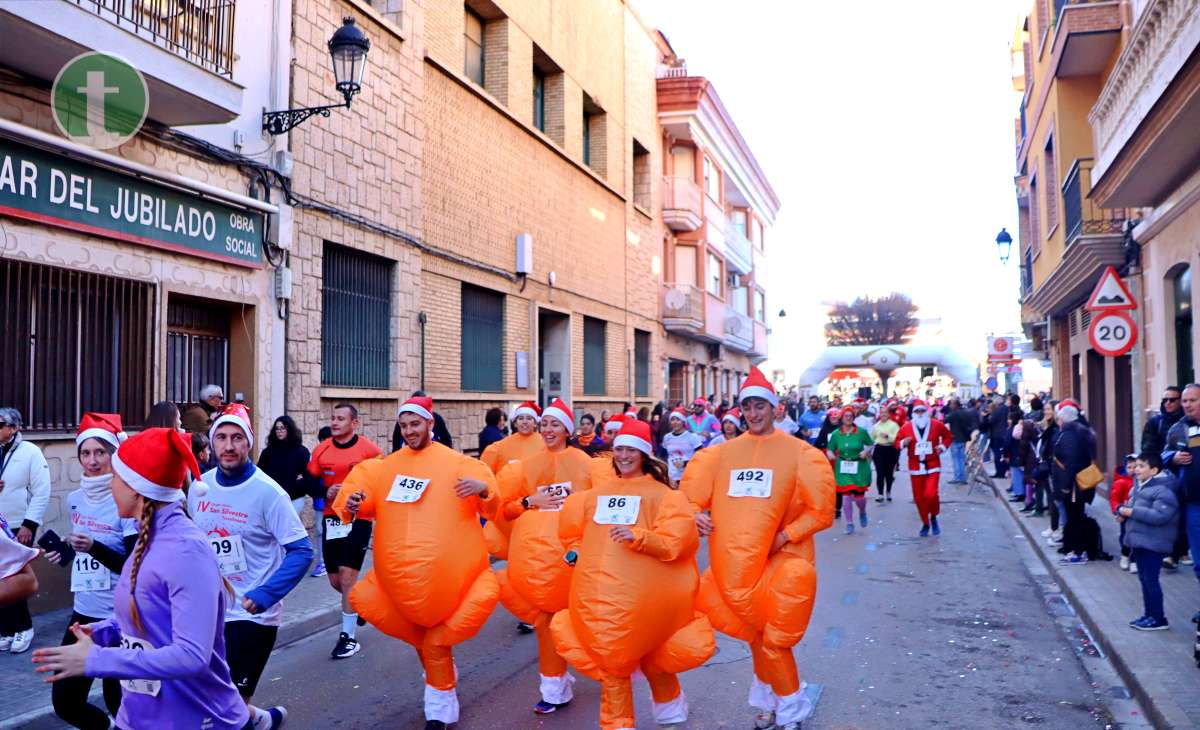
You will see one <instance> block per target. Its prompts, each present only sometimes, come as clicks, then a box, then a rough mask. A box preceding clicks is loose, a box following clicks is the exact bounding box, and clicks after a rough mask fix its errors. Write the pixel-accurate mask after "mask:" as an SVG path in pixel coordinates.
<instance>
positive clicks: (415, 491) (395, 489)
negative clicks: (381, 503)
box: [387, 474, 430, 504]
mask: <svg viewBox="0 0 1200 730" xmlns="http://www.w3.org/2000/svg"><path fill="white" fill-rule="evenodd" d="M429 481H430V480H428V479H417V478H416V477H406V476H404V475H403V474H397V475H396V478H395V479H393V480H392V491H390V492H388V496H387V501H389V502H399V503H400V504H412V503H413V502H419V501H421V497H423V496H425V490H426V489H428V488H429Z"/></svg>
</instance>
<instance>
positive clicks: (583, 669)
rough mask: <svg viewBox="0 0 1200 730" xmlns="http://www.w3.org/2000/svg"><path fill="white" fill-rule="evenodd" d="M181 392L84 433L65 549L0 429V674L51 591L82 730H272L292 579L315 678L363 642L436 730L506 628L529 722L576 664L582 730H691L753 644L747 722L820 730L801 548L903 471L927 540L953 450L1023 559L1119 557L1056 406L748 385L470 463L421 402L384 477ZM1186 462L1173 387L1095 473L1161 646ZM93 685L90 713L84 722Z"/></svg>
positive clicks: (573, 422)
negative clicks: (311, 585)
mask: <svg viewBox="0 0 1200 730" xmlns="http://www.w3.org/2000/svg"><path fill="white" fill-rule="evenodd" d="M200 395H201V398H200V401H199V403H198V404H197V405H196V406H193V407H192V408H189V409H187V410H186V411H185V412H182V413H181V412H180V410H179V409H178V408H177V407H176V406H175V405H174V404H172V403H166V402H164V403H160V404H158V405H156V406H155V407H154V408H153V409H152V411H151V414H150V416H149V419H148V422H147V423H146V424H145V426H144V427H143V428H142V430H141V431H140V432H139V433H138V434H137V435H135V436H133V437H131V438H127V437H126V434H125V432H124V428H123V425H122V423H121V419H120V417H118V416H116V415H113V414H105V413H86V414H84V415H83V416H82V417H81V419H80V425H79V429H78V434H77V436H76V441H75V443H76V453H77V458H78V462H79V467H80V470H81V473H82V476H81V478H80V484H79V488H78V489H76V490H75V491H73V492H71V493H70V494H69V495H67V498H66V505H67V507H68V510H69V512H70V517H71V532H70V534H68V535H65V536H59V535H57V534H55V533H54V532H53V531H52V530H42V529H41V527H42V523H43V521H44V517H45V512H46V507H47V504H48V501H49V492H50V476H49V469H48V466H47V463H46V460H45V458H44V457H43V456H42V454H41V451H40V450H39V449H38V448H37V447H36V445H34V444H33V443H31V442H29V441H25V440H24V439H22V437H21V426H22V423H21V414H20V413H19V412H17V411H16V410H15V409H12V408H0V650H2V651H7V652H10V653H22V652H24V651H26V650H28V649H29V647H30V644H31V643H32V640H33V626H32V620H31V617H30V614H29V609H28V604H27V599H28V597H29V596H30V595H31V594H32V593H33V592H35V591H36V590H37V579H36V575H35V574H34V573H33V572H32V570H31V563H32V561H34V560H35V559H37V558H38V556H39V554H40V555H41V559H43V560H46V561H49V562H50V563H52V564H54V565H57V566H61V567H62V568H63V569H66V570H69V571H70V589H71V591H72V594H73V608H72V614H71V617H70V619H69V620H68V621H67V622H66V625H65V626H64V627H63V632H64V633H63V638H62V641H61V642H60V646H58V647H55V648H43V649H38V650H36V651H35V652H34V655H33V659H34V663H35V664H36V668H37V671H38V672H40V673H44V674H45V675H46V676H47V679H48V681H50V682H51V683H52V686H51V699H52V703H53V706H54V709H55V712H56V713H57V714H58V715H59V717H60V718H62V719H63V720H64V721H65V722H67V723H69V724H71V725H73V726H75V727H79V728H105V729H106V728H109V727H113V726H115V727H121V728H126V729H127V730H133V729H135V728H151V727H164V726H167V725H169V724H170V722H174V723H175V724H178V723H180V722H183V723H184V725H187V726H192V725H195V726H203V727H211V728H218V729H220V728H229V729H230V730H243V729H246V730H268V729H269V730H276V729H277V728H279V727H280V726H282V725H283V723H284V722H285V721H286V718H287V711H286V709H285V708H283V707H280V706H276V707H259V706H257V705H255V704H254V703H253V697H254V694H255V691H256V688H257V685H258V682H259V679H260V677H261V676H262V673H263V671H264V670H265V667H266V665H267V663H268V661H269V658H270V655H271V651H272V649H273V648H274V645H275V641H276V638H277V634H278V630H279V626H280V625H281V622H282V605H281V600H282V599H283V598H284V597H285V596H286V595H287V594H288V593H289V592H291V591H292V590H293V589H294V588H295V587H296V586H297V585H298V584H299V583H300V582H301V581H302V580H303V579H304V577H305V576H306V575H309V576H312V577H317V578H319V577H322V576H324V577H326V578H327V580H328V582H329V584H330V587H331V588H332V589H333V591H334V592H336V594H337V598H336V600H338V601H339V603H340V607H341V612H342V620H341V630H340V632H339V636H338V639H337V642H336V644H335V646H334V647H333V650H332V651H331V657H332V658H333V659H345V658H348V657H351V656H353V655H355V654H356V653H358V652H359V651H360V650H361V648H362V647H361V645H360V644H359V641H358V638H357V629H358V628H359V627H361V626H364V625H366V624H367V623H370V624H372V625H374V626H375V627H377V628H378V629H379V630H380V631H381V632H383V633H385V634H387V635H389V636H392V637H395V638H398V639H400V640H402V641H404V642H405V643H408V644H409V645H411V646H412V647H413V648H414V649H415V650H416V654H417V658H418V660H419V661H420V663H421V665H422V668H423V670H424V677H425V680H424V681H425V690H424V706H425V714H426V718H427V725H426V727H427V728H430V729H431V730H432V729H434V728H443V727H446V726H447V725H449V724H452V723H454V722H456V721H457V720H458V716H459V706H458V696H457V691H456V685H457V673H456V671H455V669H454V661H453V647H454V646H455V645H457V644H459V643H462V642H463V641H467V640H469V639H471V638H472V637H473V636H474V635H475V634H476V633H477V632H478V631H479V630H480V628H481V627H482V626H483V624H484V623H485V622H486V621H487V619H488V617H489V616H490V615H491V613H492V611H493V609H494V608H495V606H496V604H497V603H500V604H502V605H504V606H505V608H507V609H508V611H509V612H510V613H512V614H513V615H514V616H515V617H516V618H517V619H518V621H519V622H520V623H519V624H518V628H519V630H521V631H523V632H526V633H530V634H534V635H535V638H536V641H537V645H538V667H539V680H538V686H537V688H536V697H537V699H536V701H535V702H534V703H533V711H534V712H535V713H538V714H542V715H546V714H551V713H553V712H556V711H557V710H559V709H560V708H562V707H563V706H565V705H567V704H569V703H570V702H571V701H572V700H573V698H574V683H575V679H574V677H573V676H572V674H571V670H572V668H573V669H574V670H575V671H576V672H578V673H580V674H583V675H585V676H588V677H590V678H592V679H594V680H596V681H597V682H599V683H600V685H601V707H600V726H601V727H602V728H604V729H605V730H623V729H625V728H632V727H634V726H635V723H634V710H633V699H632V691H631V684H630V682H631V677H632V676H633V675H634V674H635V673H640V674H641V675H643V676H644V677H645V678H646V679H647V681H648V682H649V684H650V688H651V694H652V696H653V706H652V713H653V716H654V719H655V720H656V721H657V722H658V723H659V724H660V725H662V726H666V727H671V726H676V725H677V724H679V723H682V722H683V721H685V720H686V718H687V715H688V709H687V699H686V697H685V695H684V694H683V691H682V689H681V687H680V684H679V681H678V675H679V674H680V673H682V672H685V671H687V670H689V669H692V668H694V667H697V666H699V665H700V664H702V663H703V662H705V661H706V660H707V659H708V658H709V657H710V656H711V655H712V654H713V653H714V651H715V643H714V631H719V632H721V633H725V634H727V635H728V636H731V637H733V638H735V639H738V640H741V641H745V642H747V643H748V645H749V647H750V651H751V654H752V656H753V673H752V677H751V683H750V691H749V698H748V699H749V703H750V705H751V706H752V707H753V709H754V712H755V717H754V722H755V726H756V727H758V728H774V727H778V728H781V729H783V730H795V729H796V728H799V725H800V723H801V722H802V721H803V720H804V719H805V718H806V717H807V715H808V714H809V713H810V712H811V710H812V708H811V706H810V704H809V703H808V699H807V697H806V695H805V693H804V683H803V682H802V681H801V679H800V674H799V671H798V668H797V667H796V664H795V659H794V657H793V654H792V651H791V648H792V647H793V646H794V645H795V644H796V643H797V642H798V641H799V640H800V639H801V638H802V637H803V635H804V632H805V629H806V627H807V624H808V621H809V618H810V616H811V612H812V607H813V598H814V596H815V586H816V568H815V554H814V547H813V541H812V539H813V536H814V535H815V533H816V532H818V531H820V530H823V529H825V528H827V527H829V526H830V525H832V524H833V523H834V521H835V520H837V519H838V518H842V517H844V521H845V532H846V534H848V535H852V534H854V533H855V532H856V530H862V529H866V528H868V527H869V525H870V524H871V523H870V519H869V517H868V501H869V498H870V496H871V491H872V487H873V488H874V492H875V494H874V501H875V503H876V504H877V505H884V506H886V505H887V504H888V503H890V502H892V500H893V494H892V492H893V486H894V483H895V476H896V472H897V470H899V469H907V471H908V472H909V476H910V480H911V483H912V495H913V502H914V505H915V507H916V512H917V517H918V519H919V522H920V527H919V530H918V534H919V535H920V536H921V537H931V536H934V537H936V536H938V535H940V534H941V531H942V526H941V525H940V524H939V521H938V518H939V513H940V499H939V481H940V478H941V471H942V457H943V455H944V454H946V453H947V452H948V453H949V463H948V464H947V467H948V468H949V469H950V470H951V471H952V474H951V476H952V479H950V480H949V483H951V484H953V483H960V484H961V483H965V480H966V479H967V476H968V474H967V452H968V448H969V447H971V446H972V445H973V448H974V449H975V450H977V451H982V452H983V453H986V454H987V455H988V459H989V460H990V461H991V463H992V465H993V469H994V474H993V475H994V476H996V477H1004V476H1006V475H1008V474H1011V482H1010V487H1009V498H1010V499H1012V500H1013V501H1014V502H1019V503H1021V507H1020V510H1021V512H1023V513H1025V514H1026V515H1028V516H1029V517H1043V516H1044V517H1047V518H1048V520H1049V525H1048V528H1047V529H1046V530H1045V531H1044V532H1043V533H1042V534H1043V536H1044V537H1046V539H1047V540H1048V541H1049V542H1050V544H1051V545H1053V546H1055V547H1057V548H1058V550H1059V552H1060V553H1061V554H1062V558H1061V562H1062V564H1063V565H1072V566H1073V565H1085V564H1087V563H1089V562H1091V561H1096V560H1099V559H1111V557H1112V556H1109V555H1108V553H1106V552H1105V551H1104V549H1103V545H1102V540H1101V530H1100V529H1099V525H1098V523H1097V522H1096V515H1094V514H1092V513H1090V512H1089V510H1088V505H1089V504H1094V502H1095V493H1096V487H1097V485H1098V484H1099V483H1100V480H1101V479H1103V474H1101V473H1100V469H1099V465H1097V464H1095V455H1096V436H1095V434H1094V432H1093V431H1092V430H1091V428H1090V427H1089V425H1088V423H1087V418H1086V414H1084V413H1083V412H1082V411H1081V409H1080V407H1079V405H1078V404H1077V403H1075V402H1074V401H1071V400H1062V401H1058V402H1054V401H1050V400H1049V399H1047V398H1044V397H1043V396H1038V397H1033V398H1031V399H1030V400H1029V401H1028V402H1025V401H1023V400H1022V399H1021V398H1019V397H1017V396H1010V397H1008V398H1005V397H1001V396H994V397H985V398H979V399H971V400H968V401H966V402H965V403H964V402H962V401H961V400H960V399H959V398H954V397H951V398H948V399H945V400H941V399H939V400H935V401H934V402H932V403H930V402H926V401H924V400H921V399H916V398H911V399H906V400H899V399H879V398H876V399H868V398H866V397H857V398H854V399H853V400H851V401H850V402H847V403H844V404H843V403H842V402H840V401H837V400H835V401H832V402H829V401H823V400H822V399H820V398H818V397H816V396H814V397H811V398H809V399H807V402H805V403H800V402H788V401H787V400H781V399H780V398H779V396H778V395H776V393H775V391H774V389H773V388H772V387H771V386H770V384H769V383H768V382H767V381H766V379H765V378H764V377H763V376H762V374H761V373H759V372H758V371H757V370H753V371H752V372H751V374H750V376H749V377H748V378H747V380H746V382H745V383H744V384H743V385H742V387H741V389H740V391H739V394H738V398H737V403H736V405H733V406H731V405H730V404H728V403H714V400H715V399H704V398H697V399H695V400H694V401H693V402H692V403H691V405H690V407H687V408H685V407H684V405H683V404H682V403H677V404H675V407H673V408H672V407H668V405H667V404H666V403H662V404H659V405H658V406H656V407H655V408H653V409H646V408H642V409H640V410H635V409H634V408H633V407H632V406H630V405H629V404H626V407H625V408H623V409H622V410H621V412H619V413H610V412H608V411H603V412H601V413H599V414H598V416H594V415H592V414H590V413H583V414H579V415H578V416H577V415H576V414H575V413H574V412H573V411H572V409H571V408H570V406H569V405H567V404H566V403H564V402H563V401H561V400H557V399H556V400H555V401H554V402H553V403H551V404H550V405H548V406H547V407H546V408H545V409H542V408H539V407H538V406H537V405H536V404H534V403H532V402H527V403H522V404H520V405H519V406H518V407H516V408H515V409H514V410H513V411H512V412H511V413H505V412H504V411H502V410H500V409H491V410H489V411H488V412H487V413H486V415H485V418H484V422H485V427H484V429H483V431H482V432H481V433H480V434H479V446H480V452H479V457H478V458H473V457H472V456H470V455H467V454H464V453H461V452H459V451H455V450H453V449H452V448H451V447H450V441H449V439H450V435H449V433H448V431H447V430H446V428H445V423H444V421H443V420H442V419H441V417H440V416H439V415H438V414H437V412H436V410H435V408H434V404H433V402H432V400H431V399H430V398H428V397H426V396H425V395H424V394H422V393H420V392H418V393H416V394H414V395H413V397H412V398H410V399H409V400H407V401H406V402H405V403H404V404H403V405H402V406H401V407H400V408H399V412H398V417H397V422H396V427H395V429H396V432H395V434H394V439H393V444H392V449H391V452H390V455H387V456H385V455H384V452H383V450H382V449H380V448H379V447H378V446H377V445H375V444H374V443H372V442H371V441H370V440H369V439H367V438H366V437H365V436H364V435H362V434H361V433H360V431H361V423H360V420H359V414H358V412H357V410H356V409H355V407H354V406H353V405H351V404H348V403H339V404H336V405H335V406H334V407H333V408H332V409H331V412H330V415H329V425H328V426H326V427H324V428H322V429H321V433H320V434H318V441H317V443H316V445H315V447H314V448H313V449H312V450H311V452H310V450H309V449H308V448H307V447H306V446H305V445H304V439H303V435H302V434H301V433H300V430H299V429H298V428H297V425H296V423H295V422H294V421H293V420H292V419H291V418H290V417H288V416H286V415H284V416H280V417H278V418H277V419H275V421H274V422H273V423H272V426H271V429H270V432H269V433H268V434H267V438H266V444H265V446H264V447H263V448H262V449H261V450H260V452H259V456H258V459H257V462H255V460H253V459H252V458H251V455H252V453H253V451H254V445H255V434H254V432H253V429H252V426H251V423H252V420H251V418H250V414H249V412H248V411H247V409H246V407H245V406H244V405H241V404H238V403H234V404H226V403H225V402H224V398H223V393H222V392H221V390H220V389H219V388H217V387H216V386H209V387H207V388H205V389H204V391H202V392H201V394H200ZM189 427H190V428H195V429H197V430H195V431H189ZM1198 451H1200V385H1189V386H1187V387H1185V388H1183V389H1179V388H1174V387H1172V388H1168V389H1167V390H1166V392H1165V393H1164V394H1163V399H1162V403H1161V409H1160V412H1159V413H1158V414H1157V415H1156V416H1155V417H1154V418H1152V419H1150V421H1149V422H1148V423H1147V424H1146V426H1145V430H1144V432H1143V434H1142V443H1141V449H1140V452H1139V453H1136V454H1129V455H1128V456H1127V457H1126V458H1125V459H1124V460H1123V463H1121V464H1119V465H1117V466H1116V468H1114V469H1113V478H1112V485H1111V490H1110V498H1109V503H1108V505H1106V507H1107V508H1108V509H1109V510H1110V511H1111V514H1112V516H1113V517H1114V518H1115V519H1116V520H1117V521H1118V522H1119V523H1120V553H1121V558H1120V563H1119V565H1120V567H1121V569H1122V570H1128V571H1129V572H1131V573H1136V574H1137V575H1138V579H1139V581H1140V585H1141V589H1142V596H1143V603H1144V614H1143V615H1142V616H1140V617H1138V618H1136V619H1134V620H1133V621H1131V622H1130V626H1131V627H1132V628H1135V629H1139V630H1145V631H1153V630H1161V629H1164V628H1166V627H1167V626H1168V621H1167V618H1166V616H1165V614H1164V609H1163V593H1162V587H1161V583H1160V580H1159V575H1160V572H1161V571H1162V570H1164V569H1165V570H1177V569H1178V567H1179V566H1181V565H1183V566H1193V569H1194V570H1196V575H1197V577H1198V578H1200V566H1196V563H1195V561H1194V560H1193V557H1194V554H1193V553H1192V552H1191V550H1190V549H1189V548H1196V547H1200V453H1197V452H1198ZM310 501H311V505H312V507H313V509H314V511H315V513H316V524H315V527H316V529H315V535H314V536H313V537H312V538H311V539H310V536H309V532H308V530H307V529H306V528H305V526H304V524H303V522H302V521H301V516H302V514H303V513H304V510H305V509H306V508H307V506H308V505H309V504H310ZM39 532H40V536H39ZM702 539H708V540H709V542H710V559H711V564H710V566H709V567H708V568H707V569H706V570H704V571H703V572H701V571H700V570H699V569H698V566H697V561H696V559H695V556H696V552H697V550H698V548H699V545H700V541H701V540H702ZM318 547H319V550H318V549H316V548H318ZM38 548H40V549H38ZM369 549H373V551H374V561H373V566H372V568H371V569H370V570H368V571H366V572H365V573H364V572H362V571H363V566H364V562H365V557H366V554H367V552H368V550H369ZM493 559H502V560H504V561H505V563H504V565H503V568H502V569H499V570H493V569H492V567H491V560H493ZM181 565H186V566H187V569H186V570H181V569H180V566H181ZM1193 620H1194V621H1196V620H1200V612H1198V613H1197V615H1196V616H1193ZM97 679H99V680H101V683H102V688H103V691H102V693H101V697H102V705H103V706H96V705H93V704H89V702H88V697H89V693H90V691H91V689H92V684H93V681H94V680H97ZM168 718H169V719H170V722H168ZM164 723H166V724H164Z"/></svg>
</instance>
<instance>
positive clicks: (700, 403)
mask: <svg viewBox="0 0 1200 730" xmlns="http://www.w3.org/2000/svg"><path fill="white" fill-rule="evenodd" d="M692 405H694V406H707V405H708V399H707V398H697V399H696V400H694V401H692Z"/></svg>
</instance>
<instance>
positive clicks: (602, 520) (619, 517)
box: [592, 495, 642, 525]
mask: <svg viewBox="0 0 1200 730" xmlns="http://www.w3.org/2000/svg"><path fill="white" fill-rule="evenodd" d="M641 506H642V498H641V497H631V496H624V495H612V496H608V497H605V496H599V497H596V514H594V515H592V521H594V522H595V523H596V524H597V525H632V524H635V523H636V522H637V518H638V509H639V508H640V507H641Z"/></svg>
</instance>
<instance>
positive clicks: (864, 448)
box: [827, 408, 874, 535]
mask: <svg viewBox="0 0 1200 730" xmlns="http://www.w3.org/2000/svg"><path fill="white" fill-rule="evenodd" d="M854 419H855V415H854V409H853V408H846V409H844V410H843V411H842V413H841V424H840V426H839V428H838V430H836V431H834V432H833V433H831V434H829V446H828V448H827V453H828V455H829V458H830V459H831V460H833V477H834V481H835V482H836V483H837V491H838V494H839V495H841V497H842V509H843V510H844V511H845V513H846V534H847V535H853V534H854V507H855V506H856V505H857V506H858V520H859V524H860V525H862V526H863V527H866V526H867V525H868V524H869V521H868V520H867V490H868V489H870V488H871V451H872V448H873V446H874V444H873V442H872V441H871V436H870V434H868V433H867V432H866V431H864V430H862V429H861V428H859V427H858V426H856V425H855V424H854Z"/></svg>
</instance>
